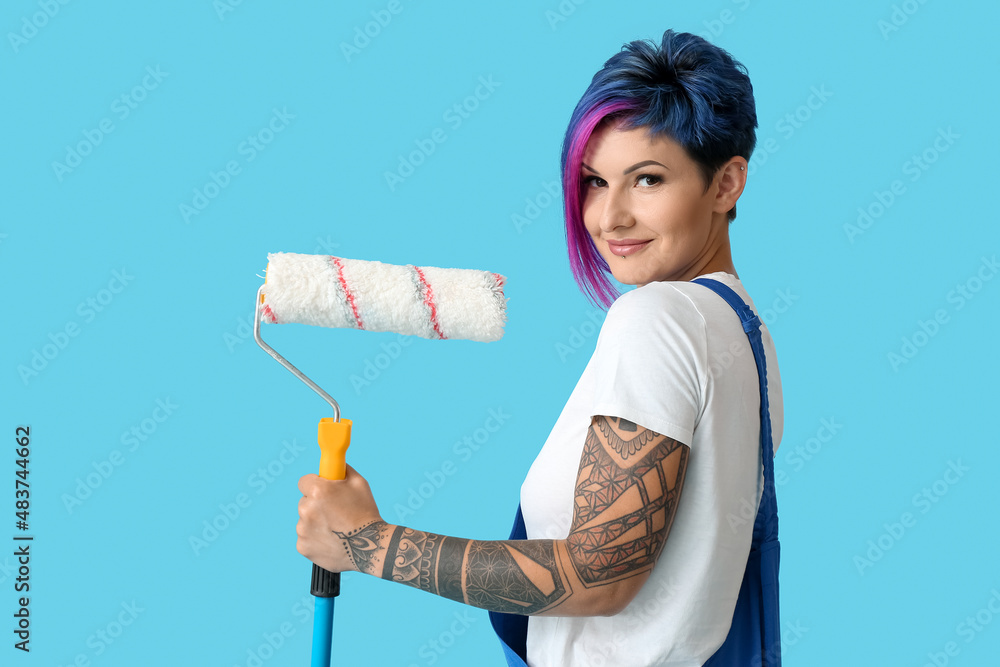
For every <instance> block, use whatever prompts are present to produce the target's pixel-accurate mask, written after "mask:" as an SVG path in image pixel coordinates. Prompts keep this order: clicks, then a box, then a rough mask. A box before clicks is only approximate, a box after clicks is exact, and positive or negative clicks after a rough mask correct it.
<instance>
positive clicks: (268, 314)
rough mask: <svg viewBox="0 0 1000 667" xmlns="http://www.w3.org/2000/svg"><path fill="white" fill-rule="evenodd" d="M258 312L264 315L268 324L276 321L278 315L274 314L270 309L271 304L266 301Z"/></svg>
mask: <svg viewBox="0 0 1000 667" xmlns="http://www.w3.org/2000/svg"><path fill="white" fill-rule="evenodd" d="M260 314H261V315H263V316H264V318H265V319H266V320H267V321H268V323H269V324H277V323H278V317H277V316H276V315H275V314H274V311H273V310H271V306H269V305H267V304H266V303H265V304H264V307H263V308H261V309H260Z"/></svg>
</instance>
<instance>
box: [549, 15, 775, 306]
mask: <svg viewBox="0 0 1000 667" xmlns="http://www.w3.org/2000/svg"><path fill="white" fill-rule="evenodd" d="M611 120H614V121H616V122H618V123H620V124H621V125H620V127H621V128H622V129H625V130H628V129H633V128H637V127H646V128H648V129H649V132H650V134H651V135H652V136H657V135H664V136H667V137H669V138H671V139H672V140H674V141H676V142H677V143H678V144H680V145H681V146H682V147H683V148H684V149H685V151H687V154H688V155H689V156H690V157H691V159H692V160H693V161H694V162H696V163H697V164H698V166H699V167H700V169H701V173H702V176H703V178H704V180H705V189H706V190H707V189H708V188H709V187H710V185H711V182H712V178H713V177H714V175H715V172H716V171H718V169H719V167H721V166H722V165H723V164H725V163H726V162H727V161H728V160H729V159H730V158H732V157H734V156H737V155H738V156H741V157H743V158H744V159H746V160H749V159H750V156H751V155H752V154H753V149H754V146H755V145H756V143H757V132H756V128H757V111H756V107H755V104H754V98H753V86H752V85H751V84H750V77H749V76H748V75H747V70H746V67H744V66H743V64H742V63H740V62H739V61H737V60H736V59H735V58H733V57H732V55H730V54H729V53H728V52H727V51H725V50H724V49H721V48H719V47H717V46H715V45H713V44H710V43H709V42H707V41H706V40H704V39H702V38H701V37H698V36H697V35H692V34H690V33H685V32H681V33H678V32H674V31H673V30H667V31H666V32H665V33H663V40H662V41H661V43H660V45H659V46H657V45H656V43H655V42H653V41H651V40H636V41H634V42H630V43H628V44H626V45H624V46H623V47H622V50H621V51H620V52H619V53H616V54H615V55H613V56H612V57H611V58H609V59H608V61H607V62H605V63H604V67H603V68H601V70H600V71H599V72H597V74H595V75H594V78H593V80H592V81H591V83H590V86H589V87H588V88H587V90H586V92H584V94H583V97H582V98H581V99H580V101H579V103H577V105H576V109H574V111H573V115H572V117H571V118H570V122H569V127H568V128H567V130H566V136H565V138H564V139H563V146H562V159H561V164H562V180H563V198H564V201H563V203H564V208H565V213H566V241H567V245H568V246H569V254H570V266H571V268H572V270H573V276H574V278H575V279H576V282H577V284H578V285H580V288H581V289H582V290H583V291H584V293H585V294H586V295H587V297H588V298H589V299H590V300H591V301H593V302H595V303H597V304H599V305H603V306H605V307H607V306H609V305H610V304H611V303H612V302H614V300H615V298H617V296H618V293H617V290H616V289H615V288H614V286H613V285H612V284H611V281H610V280H608V278H607V276H608V274H610V273H611V270H610V268H609V267H608V265H607V262H605V261H604V258H603V257H601V255H600V253H599V252H598V251H597V248H596V246H594V242H593V240H592V239H591V238H590V235H589V234H588V233H587V231H586V229H585V228H584V225H583V214H582V210H581V206H582V190H581V184H580V163H581V162H582V161H583V154H584V151H585V150H586V147H587V142H588V141H589V140H590V136H591V134H593V132H594V129H595V128H596V127H597V126H598V125H600V124H601V123H603V122H606V121H611ZM735 218H736V207H735V206H734V207H733V209H732V210H730V211H729V220H730V221H732V220H734V219H735Z"/></svg>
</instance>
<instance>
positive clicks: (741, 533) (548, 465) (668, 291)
mask: <svg viewBox="0 0 1000 667" xmlns="http://www.w3.org/2000/svg"><path fill="white" fill-rule="evenodd" d="M705 277H709V278H714V279H716V280H718V281H719V282H722V283H723V284H725V285H727V286H729V287H731V288H732V289H733V290H734V291H735V292H736V293H737V294H738V295H739V296H740V297H741V298H742V299H743V300H744V301H745V302H746V303H747V304H748V305H750V306H751V307H752V308H753V309H754V312H757V313H758V315H759V311H757V308H756V307H755V306H754V305H753V302H752V301H751V300H750V298H749V296H748V295H747V293H746V290H744V288H743V285H742V283H740V281H739V280H738V279H737V278H736V277H734V276H731V275H729V274H727V273H721V272H719V273H711V274H706V276H705ZM761 331H762V340H763V344H764V350H765V356H766V360H767V383H768V384H767V386H768V401H769V404H770V414H771V425H772V433H773V443H774V447H775V449H777V446H778V443H779V442H780V441H781V433H782V420H783V410H782V401H781V380H780V377H779V375H778V362H777V359H776V357H775V352H774V341H773V340H772V339H771V335H770V333H769V332H768V331H767V328H766V327H765V326H763V325H762V326H761ZM757 382H758V380H757V367H756V366H755V364H754V357H753V350H752V349H751V348H750V343H749V341H748V340H747V336H746V334H745V333H744V332H743V327H742V326H740V320H739V317H738V316H737V315H736V313H735V312H734V311H733V309H732V308H731V307H730V306H729V304H727V303H726V302H725V301H724V300H723V299H722V298H721V297H720V296H718V295H717V294H716V293H715V292H713V291H711V290H710V289H708V288H706V287H704V286H702V285H697V284H694V283H688V282H654V283H650V284H648V285H645V286H643V287H639V288H636V289H634V290H632V291H629V292H626V293H625V294H623V295H622V296H621V297H619V298H618V300H617V301H615V303H614V304H613V305H612V306H611V308H610V309H609V310H608V314H607V317H606V318H605V321H604V325H603V326H602V327H601V333H600V336H599V337H598V340H597V346H596V348H595V350H594V354H593V356H592V357H591V359H590V362H589V363H588V364H587V367H586V369H585V370H584V371H583V375H582V376H581V377H580V380H579V382H578V383H577V385H576V388H575V389H574V390H573V392H572V394H571V395H570V397H569V400H568V401H567V402H566V406H565V407H564V408H563V411H562V413H561V414H560V415H559V418H558V420H557V421H556V423H555V426H554V427H553V428H552V432H551V433H550V434H549V437H548V439H547V440H546V441H545V444H544V446H543V447H542V450H541V452H539V454H538V458H536V459H535V462H534V463H533V464H532V466H531V469H530V470H529V471H528V475H527V477H526V479H525V481H524V484H523V485H522V487H521V508H522V512H523V514H524V522H525V528H526V530H527V536H528V538H529V539H546V538H550V539H563V538H565V537H566V536H567V535H568V533H569V528H570V523H571V520H572V509H573V497H574V489H575V486H576V478H577V472H578V469H579V462H580V456H581V453H582V451H583V445H584V440H585V437H586V433H587V429H588V428H589V426H590V421H591V417H592V416H594V415H606V416H611V417H621V418H624V419H627V420H629V421H632V422H634V423H636V424H638V425H639V426H641V427H645V428H649V429H651V430H653V431H656V432H657V433H660V434H663V435H666V436H669V437H671V438H674V439H675V440H678V441H680V442H682V443H684V444H686V445H688V446H690V448H691V455H690V457H689V459H688V466H687V474H686V476H685V479H684V487H683V489H682V491H681V497H680V501H679V503H678V507H677V514H676V517H675V519H674V523H673V525H672V527H671V529H670V534H669V536H668V538H667V542H666V544H665V546H664V548H663V551H662V553H661V555H660V558H659V560H658V561H657V564H656V566H655V567H654V568H653V571H652V574H651V575H650V578H649V579H648V580H647V582H646V583H645V585H644V586H643V588H642V590H641V591H640V592H639V594H638V595H637V596H636V598H635V599H634V600H633V601H632V603H631V604H630V605H629V606H628V607H627V608H626V609H625V610H624V611H622V612H621V613H619V614H617V615H615V616H610V617H586V618H578V617H541V616H532V617H530V618H529V621H528V664H529V665H530V666H531V667H565V666H567V665H573V667H590V666H593V667H600V666H601V665H608V666H611V665H623V666H628V667H644V666H646V665H671V666H685V667H687V666H691V667H696V666H700V665H702V664H703V663H704V662H705V661H706V660H707V659H708V658H709V657H711V655H712V654H713V653H715V651H716V650H717V649H718V648H719V646H721V645H722V642H723V641H724V640H725V638H726V635H727V634H728V632H729V625H730V622H731V620H732V616H733V609H734V608H735V606H736V598H737V596H738V594H739V589H740V584H741V582H742V579H743V572H744V570H745V568H746V560H747V555H748V554H749V552H750V541H751V537H752V532H753V523H754V519H755V517H756V515H757V507H758V504H759V502H760V496H761V492H762V490H763V483H764V482H763V479H764V478H763V467H762V466H761V462H760V413H759V410H760V390H759V387H758V384H757Z"/></svg>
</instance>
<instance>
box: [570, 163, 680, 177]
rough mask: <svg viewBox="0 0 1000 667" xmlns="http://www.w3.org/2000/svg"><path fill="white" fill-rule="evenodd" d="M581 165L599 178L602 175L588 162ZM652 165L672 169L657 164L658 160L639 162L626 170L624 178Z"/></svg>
mask: <svg viewBox="0 0 1000 667" xmlns="http://www.w3.org/2000/svg"><path fill="white" fill-rule="evenodd" d="M580 164H581V165H583V166H584V167H586V168H587V169H589V170H590V171H592V172H594V173H595V174H597V175H598V176H600V175H601V172H599V171H597V170H596V169H594V168H593V167H591V166H590V165H589V164H587V163H586V162H581V163H580ZM651 164H655V165H657V166H660V167H663V168H664V169H666V170H667V171H669V170H670V167H668V166H667V165H665V164H661V163H659V162H657V161H656V160H646V161H645V162H637V163H635V164H633V165H632V166H631V167H629V168H628V169H626V170H625V171H623V172H622V176H628V175H629V174H631V173H632V172H633V171H635V170H636V169H641V168H642V167H648V166H649V165H651Z"/></svg>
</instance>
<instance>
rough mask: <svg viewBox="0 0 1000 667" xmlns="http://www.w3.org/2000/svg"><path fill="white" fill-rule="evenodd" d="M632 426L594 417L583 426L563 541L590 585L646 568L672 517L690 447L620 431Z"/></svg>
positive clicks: (631, 430) (650, 433)
mask: <svg viewBox="0 0 1000 667" xmlns="http://www.w3.org/2000/svg"><path fill="white" fill-rule="evenodd" d="M637 429H638V427H637V426H636V425H635V424H633V423H632V422H629V421H627V420H624V419H615V418H605V417H595V418H594V420H593V423H592V424H591V427H590V429H589V431H588V433H587V439H586V442H585V444H584V449H583V456H582V458H581V462H580V473H579V476H578V478H577V483H576V498H575V508H574V509H575V512H574V516H573V524H572V527H571V529H570V534H569V537H568V538H567V547H568V550H569V554H570V559H571V561H572V563H573V566H574V568H575V569H576V571H577V574H578V575H579V576H580V580H581V581H582V582H583V584H584V585H585V586H588V587H589V586H592V585H598V584H603V583H608V582H611V581H616V580H619V579H624V578H626V577H629V576H632V575H634V574H637V573H639V572H641V571H644V570H646V569H648V568H651V567H652V566H653V564H654V563H655V562H656V558H657V557H658V556H659V553H660V551H661V550H662V548H663V544H664V542H665V541H666V537H667V533H668V532H669V530H670V525H671V523H672V522H673V518H674V514H675V511H676V508H677V499H678V498H679V497H680V492H681V487H682V486H683V483H684V472H685V470H686V464H687V457H688V452H689V449H688V448H687V447H686V446H685V445H683V444H682V443H680V442H677V441H676V440H673V439H671V438H667V437H665V436H662V435H660V434H658V433H655V432H653V431H650V430H648V429H642V430H641V431H640V432H638V433H636V434H635V436H634V437H632V438H631V439H629V440H625V439H624V438H623V437H621V432H626V433H634V432H635V431H636V430H637ZM630 457H636V458H634V459H633V460H631V461H629V459H630Z"/></svg>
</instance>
